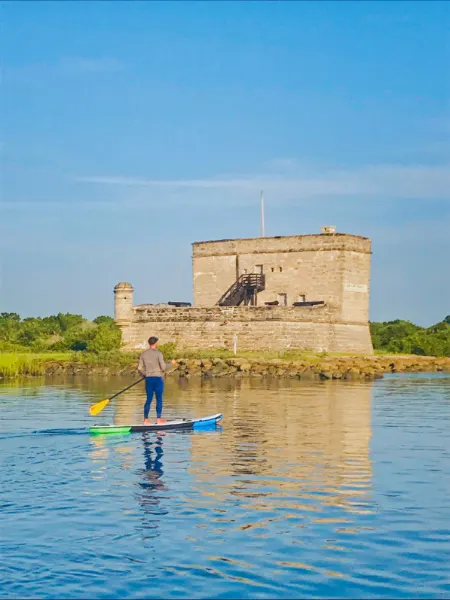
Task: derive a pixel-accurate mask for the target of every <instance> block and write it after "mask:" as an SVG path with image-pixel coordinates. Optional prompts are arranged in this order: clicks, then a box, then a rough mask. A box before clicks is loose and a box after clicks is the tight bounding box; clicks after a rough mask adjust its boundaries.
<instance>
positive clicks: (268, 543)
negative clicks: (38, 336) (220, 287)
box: [0, 374, 450, 598]
mask: <svg viewBox="0 0 450 600" xmlns="http://www.w3.org/2000/svg"><path fill="white" fill-rule="evenodd" d="M129 382H130V381H129V380H125V381H123V380H120V379H111V380H109V381H106V380H93V379H90V380H74V379H72V380H69V379H68V380H58V381H56V380H54V381H51V380H47V381H34V380H33V381H30V380H28V381H26V382H23V381H22V382H17V383H14V384H12V383H10V384H5V383H4V384H2V385H1V386H0V418H1V427H0V441H1V452H0V477H1V501H0V502H1V513H0V518H1V531H0V533H1V536H0V554H1V564H0V579H1V581H0V596H1V597H2V598H19V597H25V598H302V597H307V598H311V597H315V598H317V597H327V598H356V597H364V598H412V597H414V598H444V597H449V596H450V568H449V565H450V436H449V432H450V376H448V375H447V376H446V375H424V374H418V375H392V376H387V377H386V378H384V379H383V380H377V381H376V382H374V383H350V382H348V383H344V382H323V383H306V382H300V381H291V380H286V381H281V380H274V381H272V382H270V381H269V382H268V381H266V380H253V381H249V380H214V381H206V382H203V383H200V382H198V381H197V382H195V381H193V380H190V381H189V382H186V383H184V384H181V383H178V382H175V381H168V383H167V385H166V394H165V405H164V406H165V412H164V416H165V417H166V418H173V417H178V416H181V417H191V416H204V415H208V414H212V413H216V412H222V413H223V415H224V420H223V421H222V422H221V426H220V427H219V428H217V429H213V430H210V431H201V432H178V433H177V432H167V433H166V434H165V435H162V434H157V433H144V434H142V433H135V434H129V435H125V436H121V435H110V436H91V435H89V433H88V427H89V425H92V424H93V423H94V422H95V423H105V424H106V423H112V422H114V423H118V424H119V423H129V422H133V421H134V422H136V421H139V420H140V419H141V414H142V405H143V402H144V392H143V389H142V387H141V386H142V384H139V386H137V388H134V389H132V390H130V391H129V392H127V393H126V394H124V395H123V396H119V397H118V398H117V399H116V400H114V401H113V402H111V403H110V405H109V406H108V407H107V409H105V410H104V411H103V413H101V415H99V416H98V417H95V418H92V417H90V416H89V414H88V408H89V406H90V405H91V404H92V403H94V402H97V401H98V400H100V399H102V398H103V397H107V396H108V395H112V394H113V393H115V392H116V391H118V390H120V389H121V388H122V387H125V386H126V385H127V384H128V383H129ZM151 416H154V406H152V413H151Z"/></svg>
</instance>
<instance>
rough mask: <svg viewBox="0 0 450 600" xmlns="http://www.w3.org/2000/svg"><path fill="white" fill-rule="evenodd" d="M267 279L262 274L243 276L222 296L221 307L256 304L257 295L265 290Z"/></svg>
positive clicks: (246, 274) (219, 303)
mask: <svg viewBox="0 0 450 600" xmlns="http://www.w3.org/2000/svg"><path fill="white" fill-rule="evenodd" d="M265 284H266V282H265V277H264V275H263V274H260V273H245V274H244V275H241V276H240V277H239V278H238V279H237V280H236V281H235V282H234V283H233V285H231V286H230V287H229V288H228V289H227V291H226V292H225V293H224V294H223V295H222V297H221V298H220V299H219V301H218V302H217V304H218V305H219V306H240V305H241V304H244V305H248V304H250V303H254V301H255V298H256V295H257V294H258V293H259V292H262V291H263V290H264V289H265Z"/></svg>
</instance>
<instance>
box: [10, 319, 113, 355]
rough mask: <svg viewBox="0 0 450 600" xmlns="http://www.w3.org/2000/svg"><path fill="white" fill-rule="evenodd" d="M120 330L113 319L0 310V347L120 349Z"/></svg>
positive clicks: (107, 350)
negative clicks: (89, 318)
mask: <svg viewBox="0 0 450 600" xmlns="http://www.w3.org/2000/svg"><path fill="white" fill-rule="evenodd" d="M120 343H121V331H120V329H119V327H117V325H116V323H115V321H114V319H113V318H112V317H107V316H103V315H102V316H99V317H97V318H96V319H94V320H93V321H89V320H88V319H85V318H83V316H82V315H73V314H70V313H65V314H63V313H59V314H57V315H52V316H50V317H26V318H24V319H22V318H21V317H20V315H18V314H17V313H6V312H3V313H0V351H3V352H8V351H9V352H14V351H21V350H22V351H23V350H25V351H33V352H61V351H67V350H75V351H85V352H95V353H100V352H109V351H112V350H119V349H120Z"/></svg>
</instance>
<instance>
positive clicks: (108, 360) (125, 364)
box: [0, 344, 406, 378]
mask: <svg viewBox="0 0 450 600" xmlns="http://www.w3.org/2000/svg"><path fill="white" fill-rule="evenodd" d="M160 349H161V351H162V352H163V354H164V358H165V359H166V360H170V359H172V358H175V359H191V360H195V359H196V360H212V359H222V360H227V359H233V358H240V359H244V360H245V359H247V360H259V361H262V362H266V361H267V362H269V361H272V360H285V361H292V362H295V361H303V362H309V363H318V362H320V361H321V360H323V359H324V358H345V357H356V356H357V355H355V354H345V353H341V352H335V353H333V352H330V353H326V352H322V353H320V354H316V353H314V352H306V351H301V350H284V351H281V352H276V351H273V352H271V351H256V350H254V351H241V352H237V354H236V355H235V354H234V352H233V351H232V350H195V351H184V350H182V349H180V350H177V349H176V348H175V346H174V345H173V344H167V345H161V346H160ZM141 352H142V351H141ZM139 354H140V352H120V351H111V352H100V353H93V352H38V353H36V352H22V351H20V352H2V353H0V378H14V377H19V376H26V375H44V374H45V370H46V367H47V366H48V364H49V363H53V362H58V363H67V364H72V365H75V364H80V365H88V366H91V367H96V366H99V367H110V368H113V369H126V368H133V367H135V366H137V362H138V358H139ZM375 355H377V356H380V357H383V356H406V355H405V354H397V355H396V354H395V353H392V352H386V351H380V350H377V351H375ZM362 358H363V357H362Z"/></svg>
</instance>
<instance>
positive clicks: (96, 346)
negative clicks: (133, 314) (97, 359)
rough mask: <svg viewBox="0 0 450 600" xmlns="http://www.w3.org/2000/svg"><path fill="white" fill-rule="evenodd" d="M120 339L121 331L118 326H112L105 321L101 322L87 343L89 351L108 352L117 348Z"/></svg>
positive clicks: (118, 347)
mask: <svg viewBox="0 0 450 600" xmlns="http://www.w3.org/2000/svg"><path fill="white" fill-rule="evenodd" d="M121 339H122V332H121V331H120V329H119V328H118V327H112V326H111V325H108V324H107V323H101V324H100V325H99V326H98V327H97V329H96V330H95V333H94V335H93V337H92V339H91V340H89V342H88V344H87V348H86V349H87V350H88V351H89V352H96V353H99V352H109V351H111V350H119V349H120V343H121Z"/></svg>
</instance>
